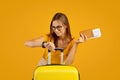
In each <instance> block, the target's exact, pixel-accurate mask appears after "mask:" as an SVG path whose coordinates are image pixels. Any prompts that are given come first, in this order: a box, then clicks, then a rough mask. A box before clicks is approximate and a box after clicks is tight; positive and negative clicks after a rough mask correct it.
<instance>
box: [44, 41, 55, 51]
mask: <svg viewBox="0 0 120 80" xmlns="http://www.w3.org/2000/svg"><path fill="white" fill-rule="evenodd" d="M44 46H45V48H47V49H48V50H50V51H53V52H54V51H55V44H54V43H52V42H46V43H44Z"/></svg>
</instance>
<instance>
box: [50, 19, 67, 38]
mask: <svg viewBox="0 0 120 80" xmlns="http://www.w3.org/2000/svg"><path fill="white" fill-rule="evenodd" d="M52 29H53V31H54V33H55V34H56V35H57V36H59V37H62V36H64V35H65V32H66V26H65V25H64V24H62V22H61V21H60V20H55V21H53V23H52Z"/></svg>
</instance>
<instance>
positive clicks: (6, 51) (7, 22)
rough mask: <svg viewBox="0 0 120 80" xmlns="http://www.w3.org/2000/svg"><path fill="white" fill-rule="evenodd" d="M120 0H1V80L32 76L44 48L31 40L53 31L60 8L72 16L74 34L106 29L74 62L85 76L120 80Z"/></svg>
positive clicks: (27, 79) (22, 79)
mask: <svg viewBox="0 0 120 80" xmlns="http://www.w3.org/2000/svg"><path fill="white" fill-rule="evenodd" d="M119 5H120V1H119V0H42V1H40V0H1V1H0V79H1V80H31V78H32V75H33V71H34V69H35V68H36V66H37V63H38V61H39V59H40V58H41V56H42V52H43V49H41V48H28V47H25V46H24V42H25V41H26V40H30V39H33V38H36V37H39V36H40V35H41V34H46V33H48V32H49V24H50V21H51V18H52V17H53V15H54V14H55V13H56V12H63V13H65V14H66V15H67V16H68V19H69V22H70V25H71V32H72V35H73V36H75V37H78V36H79V31H81V30H85V29H89V28H96V27H100V29H101V32H102V37H101V38H97V39H93V40H89V41H87V42H85V43H82V44H80V45H79V47H78V50H77V54H76V56H75V60H74V63H73V65H74V66H76V67H77V68H78V70H79V72H80V74H81V80H120V69H119V68H120V58H119V57H120V48H119V44H120V42H119V41H120V36H119V35H120V33H119V29H120V6H119Z"/></svg>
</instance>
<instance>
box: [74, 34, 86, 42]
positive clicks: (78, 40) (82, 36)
mask: <svg viewBox="0 0 120 80" xmlns="http://www.w3.org/2000/svg"><path fill="white" fill-rule="evenodd" d="M86 40H87V36H86V35H83V34H80V37H79V38H78V39H77V40H76V44H79V43H83V42H85V41H86Z"/></svg>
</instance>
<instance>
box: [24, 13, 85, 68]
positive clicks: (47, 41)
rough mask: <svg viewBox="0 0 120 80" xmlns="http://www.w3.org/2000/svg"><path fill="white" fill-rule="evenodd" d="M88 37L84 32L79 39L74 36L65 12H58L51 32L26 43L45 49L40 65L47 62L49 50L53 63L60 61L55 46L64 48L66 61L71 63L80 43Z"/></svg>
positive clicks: (51, 26)
mask: <svg viewBox="0 0 120 80" xmlns="http://www.w3.org/2000/svg"><path fill="white" fill-rule="evenodd" d="M86 39H87V37H86V36H85V35H83V34H81V35H80V37H79V38H78V39H77V40H75V39H74V38H72V36H71V32H70V25H69V21H68V18H67V16H66V15H65V14H63V13H56V14H55V15H54V17H53V18H52V21H51V24H50V33H49V34H47V35H43V36H40V37H39V38H37V39H33V40H29V41H26V42H25V45H26V46H28V47H42V48H44V49H45V52H44V55H43V57H42V58H41V60H40V62H39V64H38V65H39V66H40V65H46V64H47V60H48V50H50V51H51V52H52V53H51V57H52V58H51V59H52V60H51V63H52V64H59V63H60V54H59V52H58V51H55V50H54V49H55V48H63V49H64V63H65V64H66V65H70V64H72V62H73V60H74V56H75V54H76V49H77V46H78V44H79V43H82V42H84V41H85V40H86Z"/></svg>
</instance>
